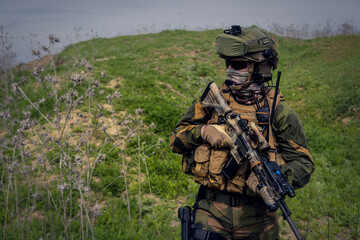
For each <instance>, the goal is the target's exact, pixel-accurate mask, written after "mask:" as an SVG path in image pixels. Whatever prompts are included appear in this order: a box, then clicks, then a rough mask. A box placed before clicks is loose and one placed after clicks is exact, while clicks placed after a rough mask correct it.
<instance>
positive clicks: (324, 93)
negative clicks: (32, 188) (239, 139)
mask: <svg viewBox="0 0 360 240" xmlns="http://www.w3.org/2000/svg"><path fill="white" fill-rule="evenodd" d="M220 32H221V30H210V31H204V32H191V31H181V30H176V31H163V32H161V33H158V34H146V35H138V36H125V37H117V38H111V39H104V38H99V39H94V40H89V41H86V42H82V43H78V44H76V45H71V46H68V47H67V48H66V49H65V50H64V51H63V52H62V53H61V54H60V55H59V56H58V57H57V60H58V62H62V65H59V66H58V67H57V74H58V76H61V77H62V78H64V79H69V76H70V74H71V72H73V71H77V72H78V71H80V70H81V69H74V68H73V65H74V59H75V58H76V59H78V60H81V59H82V58H86V59H87V61H88V62H91V64H93V65H94V71H93V75H94V79H95V80H99V81H100V89H102V90H104V91H105V94H104V95H103V96H96V97H95V98H94V100H93V101H94V106H96V103H100V102H104V99H105V96H107V95H108V94H111V93H113V92H114V91H115V90H118V91H120V92H121V93H122V98H121V99H120V100H116V101H114V105H113V107H114V110H115V111H116V112H120V111H126V112H127V113H131V114H133V113H134V111H135V109H138V108H141V109H143V115H142V119H143V121H144V122H145V124H146V125H147V126H150V124H151V123H155V125H156V127H155V128H153V129H149V130H148V131H147V132H143V133H142V135H141V136H140V138H141V142H146V143H147V144H149V145H151V144H155V143H156V142H157V140H158V139H159V138H163V139H164V140H165V142H163V143H161V144H160V145H159V146H157V147H156V148H154V149H153V150H152V152H151V153H150V152H149V154H148V155H147V156H146V164H147V167H148V171H149V176H150V182H151V190H152V194H153V195H154V196H155V197H156V199H157V202H156V201H155V202H154V200H152V199H150V198H145V200H144V205H143V211H144V212H143V219H142V221H141V220H140V218H139V204H138V202H137V201H138V200H137V198H136V194H137V192H138V190H139V189H138V188H139V186H138V184H136V181H138V178H137V164H138V162H137V161H138V160H137V158H138V155H137V149H138V147H139V146H138V145H137V142H136V141H131V142H128V143H127V148H126V150H125V152H126V155H127V156H128V157H129V158H130V160H129V161H130V162H129V165H128V166H129V174H130V175H129V181H132V182H135V183H134V184H131V185H130V189H129V191H130V193H131V195H132V196H133V198H132V200H131V211H132V212H131V213H132V214H131V215H132V221H131V223H129V221H128V213H127V203H126V201H125V199H124V197H123V195H122V193H123V191H124V182H123V179H118V180H117V181H116V182H114V183H113V184H111V186H109V187H108V188H107V189H106V190H105V191H104V192H103V193H102V194H103V196H100V199H102V200H103V201H105V202H106V205H105V206H106V207H105V209H104V212H103V214H102V215H101V216H100V217H98V218H97V220H96V222H95V223H94V232H95V236H96V237H97V238H98V239H105V238H109V239H110V238H114V239H138V238H144V239H154V238H160V239H179V238H180V237H179V225H178V224H174V222H176V221H177V219H176V208H177V204H176V201H177V200H178V199H182V201H184V202H183V205H185V204H189V203H190V204H191V203H192V202H193V201H194V195H195V194H196V189H197V185H196V184H195V183H193V181H192V179H191V177H188V176H186V175H184V174H182V172H181V156H180V155H176V154H173V153H172V152H171V151H170V147H169V139H168V137H169V135H170V132H171V131H172V129H173V128H174V126H175V124H176V123H177V121H178V120H179V119H180V117H181V115H182V114H183V113H184V111H185V110H186V109H187V107H188V106H189V105H190V104H191V102H192V101H193V100H194V99H195V98H196V97H197V96H199V95H200V94H201V92H202V90H203V89H204V88H205V86H206V85H207V83H208V82H210V81H216V82H217V83H221V82H222V81H223V80H224V79H225V70H224V62H223V60H222V59H220V58H219V57H218V56H216V54H215V53H214V40H215V37H216V35H217V34H219V33H220ZM359 40H360V37H359V36H347V37H344V36H337V37H332V38H319V39H312V40H299V39H291V38H284V37H278V47H279V53H280V63H279V68H278V70H280V71H282V79H281V85H280V88H281V91H282V93H283V94H284V95H285V99H286V101H287V102H288V103H289V104H290V106H291V107H292V108H293V109H294V110H295V111H296V112H297V114H298V115H299V117H300V119H301V120H302V122H303V124H304V126H305V131H306V134H307V137H308V141H309V146H310V152H311V153H312V156H313V158H314V162H315V167H316V170H315V172H314V174H313V177H312V179H311V181H310V183H309V184H308V185H307V186H306V187H305V188H303V189H300V190H297V192H296V195H297V196H296V197H295V198H294V199H288V200H287V202H288V205H289V207H290V209H291V210H292V213H293V215H292V217H293V219H294V221H295V223H296V224H297V226H298V227H299V228H300V229H301V231H302V232H303V233H305V232H306V230H307V239H326V238H330V239H354V238H355V236H358V235H359V228H360V226H359V214H358V212H359V208H360V200H359V199H360V160H359V156H360V150H359V148H358V143H359V142H360V136H359V132H360V131H359V130H360V128H359V120H360V103H359V102H360V90H359V78H360V73H359V71H357V66H358V65H359V64H360V55H359V54H358V52H359V49H360V46H359V44H360V41H359ZM104 58H108V59H107V60H102V61H96V60H101V59H104ZM100 71H105V72H106V77H101V76H100ZM23 75H26V76H27V78H28V79H29V80H28V82H27V83H25V85H24V88H23V89H24V91H25V92H26V93H27V94H28V96H30V97H31V99H32V100H33V101H36V99H39V98H40V97H42V96H43V95H44V92H42V90H40V89H39V90H36V89H34V88H32V87H31V86H33V84H35V83H36V81H35V80H34V79H32V77H31V76H30V75H29V74H28V73H25V72H23V71H18V72H17V73H16V78H17V79H19V78H20V76H23ZM275 75H276V72H275ZM113 79H119V86H118V87H119V88H118V89H114V88H111V87H110V82H111V81H112V80H113ZM61 86H62V91H63V92H66V90H67V89H68V88H69V87H71V86H72V84H71V82H70V81H69V80H66V81H63V82H62V83H61ZM85 88H86V86H80V88H79V89H78V91H79V92H82V91H85ZM3 89H4V88H2V90H1V91H2V93H4V90H3ZM2 96H4V95H3V94H2ZM2 100H3V97H2ZM26 105H27V104H26V102H25V101H23V100H20V101H19V105H18V108H17V110H16V111H17V112H18V113H21V111H22V110H25V109H26ZM6 107H7V106H3V109H2V110H4V109H5V108H6ZM86 107H87V106H83V108H84V109H86ZM51 108H52V104H51V100H50V99H49V98H46V103H44V104H43V105H41V111H43V112H44V113H46V112H48V111H49V109H51ZM12 111H15V109H12ZM33 114H34V116H35V117H36V118H38V119H41V117H40V116H39V115H37V113H36V112H34V113H33ZM108 114H109V113H108ZM81 129H82V128H81V127H80V126H79V127H77V128H75V130H74V131H75V132H81ZM107 148H111V146H107ZM121 166H122V165H121V158H119V152H117V151H116V150H115V151H113V152H111V154H109V155H108V156H107V158H106V159H105V160H104V161H103V162H102V163H101V164H99V165H98V166H97V167H96V169H95V171H94V176H95V177H97V178H99V179H100V181H99V182H93V183H92V187H93V190H94V191H97V192H100V191H101V189H103V188H104V187H105V186H107V185H108V184H109V183H111V181H112V180H113V179H114V178H115V177H116V176H118V175H119V174H120V171H121V169H122V167H121ZM2 171H4V169H2ZM141 171H142V173H145V166H144V165H142V166H141ZM140 187H141V189H142V191H143V194H149V191H150V190H149V188H148V182H147V181H144V182H142V183H141V185H140ZM3 200H4V199H3V196H2V197H1V201H3ZM1 215H4V212H3V210H2V211H1ZM54 224H57V225H56V226H57V227H56V229H57V230H56V231H57V233H58V234H60V235H61V234H62V233H61V224H60V223H54ZM74 224H75V225H73V226H72V227H73V228H74V229H76V223H74ZM14 226H15V225H14ZM41 226H42V225H41V223H37V222H36V221H34V222H32V226H31V227H32V228H34V229H37V231H35V232H37V234H38V235H34V236H36V237H41V236H42V231H41ZM284 228H286V224H285V227H284ZM10 232H11V231H10ZM9 234H10V233H9ZM72 234H73V235H72V236H73V237H74V238H78V237H79V236H80V235H79V234H80V233H76V230H74V232H72Z"/></svg>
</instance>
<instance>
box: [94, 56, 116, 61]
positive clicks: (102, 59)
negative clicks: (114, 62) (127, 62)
mask: <svg viewBox="0 0 360 240" xmlns="http://www.w3.org/2000/svg"><path fill="white" fill-rule="evenodd" d="M110 59H115V57H114V56H112V57H105V58H97V59H95V61H97V62H104V61H109V60H110Z"/></svg>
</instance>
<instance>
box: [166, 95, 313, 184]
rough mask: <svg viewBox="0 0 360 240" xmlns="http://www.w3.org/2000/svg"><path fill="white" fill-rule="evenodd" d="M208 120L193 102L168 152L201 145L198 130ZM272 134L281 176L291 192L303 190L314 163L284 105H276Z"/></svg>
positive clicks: (197, 102) (204, 110)
mask: <svg viewBox="0 0 360 240" xmlns="http://www.w3.org/2000/svg"><path fill="white" fill-rule="evenodd" d="M240 114H241V113H240ZM211 117H212V111H211V110H210V109H208V108H206V107H204V105H203V104H202V103H201V101H200V97H199V98H198V99H196V100H195V101H194V102H193V103H192V105H191V106H190V108H189V109H188V110H187V111H186V112H185V114H184V115H183V116H182V118H181V119H180V121H179V123H178V124H177V125H176V127H175V129H174V130H173V132H172V133H171V136H170V146H171V149H172V151H173V152H174V153H179V154H188V153H189V152H191V151H192V150H193V149H195V148H197V147H198V146H200V145H201V144H203V143H204V141H203V139H202V138H201V132H200V129H201V127H202V126H203V125H205V124H207V122H208V121H209V119H210V118H211ZM272 131H273V135H274V137H275V140H276V142H277V144H278V145H277V151H279V152H280V153H281V155H282V158H283V159H284V161H285V164H283V165H280V168H281V170H282V172H283V173H284V174H285V175H286V176H287V178H288V181H289V183H290V184H291V185H292V186H293V188H294V189H297V188H301V187H303V186H305V185H306V184H307V183H308V182H309V180H310V177H311V174H312V173H313V171H314V169H315V168H314V163H313V159H312V157H311V155H310V152H309V147H308V143H307V139H306V136H305V132H304V128H303V126H302V124H301V121H300V119H299V118H298V117H297V115H296V114H295V112H294V111H293V110H292V109H291V108H290V106H289V105H288V104H286V102H285V101H280V102H279V103H278V105H277V108H276V110H275V115H274V120H273V124H272Z"/></svg>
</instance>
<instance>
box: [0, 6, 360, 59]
mask: <svg viewBox="0 0 360 240" xmlns="http://www.w3.org/2000/svg"><path fill="white" fill-rule="evenodd" d="M328 20H331V21H332V22H333V23H336V24H338V25H340V24H341V23H343V22H346V21H347V22H350V23H351V24H352V25H354V26H355V27H357V28H360V0H272V1H271V0H57V1H55V0H0V26H3V27H4V29H5V31H7V32H9V35H10V36H12V37H13V42H14V46H13V50H14V51H15V52H16V53H17V55H18V61H29V60H31V59H32V57H31V48H32V47H33V48H36V46H37V44H36V43H37V42H39V41H40V42H41V43H42V44H43V43H46V42H47V36H48V35H49V34H54V35H56V36H57V37H59V38H60V41H61V44H60V45H59V47H60V46H64V45H68V44H69V43H71V42H75V41H76V39H78V38H75V35H76V33H80V35H81V40H85V39H87V38H89V36H90V35H91V34H92V33H91V29H92V30H93V31H94V32H96V33H97V34H98V35H99V36H100V37H114V36H119V35H128V34H136V33H146V32H158V31H161V30H163V29H175V28H177V29H179V28H180V29H188V30H204V29H213V28H226V27H228V26H230V25H234V24H239V25H242V26H250V25H252V24H256V25H258V26H260V27H263V28H267V27H269V26H270V23H274V22H276V23H279V24H281V25H284V26H288V25H290V24H295V25H302V24H304V23H308V24H309V26H310V27H313V26H315V25H319V24H320V25H325V24H326V21H328ZM80 29H81V30H80ZM34 34H36V36H34ZM31 41H32V42H33V44H32V45H33V46H31Z"/></svg>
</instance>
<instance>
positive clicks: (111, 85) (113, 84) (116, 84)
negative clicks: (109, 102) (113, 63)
mask: <svg viewBox="0 0 360 240" xmlns="http://www.w3.org/2000/svg"><path fill="white" fill-rule="evenodd" d="M123 80H124V79H123V78H120V77H117V78H115V79H113V80H111V81H110V82H109V84H108V85H107V86H106V87H108V88H112V89H118V88H120V87H121V85H122V81H123Z"/></svg>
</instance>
